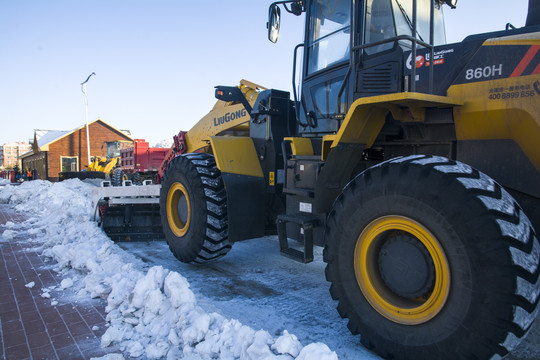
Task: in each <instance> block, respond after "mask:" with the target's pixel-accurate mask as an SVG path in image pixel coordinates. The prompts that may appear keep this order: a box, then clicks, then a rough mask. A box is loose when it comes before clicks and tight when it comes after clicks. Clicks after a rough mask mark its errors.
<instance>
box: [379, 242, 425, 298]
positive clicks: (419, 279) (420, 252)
mask: <svg viewBox="0 0 540 360" xmlns="http://www.w3.org/2000/svg"><path fill="white" fill-rule="evenodd" d="M379 271H380V274H381V277H382V279H383V281H384V283H385V284H386V286H388V288H389V289H390V290H391V291H392V292H393V293H395V294H396V295H399V296H401V297H404V298H407V299H416V298H419V297H426V295H428V294H429V293H430V292H431V290H432V288H433V281H434V278H435V267H434V266H433V260H432V259H431V257H430V256H429V252H428V251H427V249H426V247H425V246H424V245H422V243H421V242H420V241H418V240H417V239H415V238H413V237H412V236H410V235H408V234H407V235H405V234H400V235H397V236H395V237H392V238H391V239H389V240H387V241H386V242H385V243H384V244H383V246H382V248H381V251H380V253H379Z"/></svg>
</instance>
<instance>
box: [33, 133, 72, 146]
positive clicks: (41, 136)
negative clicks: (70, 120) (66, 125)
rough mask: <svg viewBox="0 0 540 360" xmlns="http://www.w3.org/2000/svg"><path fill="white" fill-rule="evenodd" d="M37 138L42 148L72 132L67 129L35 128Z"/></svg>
mask: <svg viewBox="0 0 540 360" xmlns="http://www.w3.org/2000/svg"><path fill="white" fill-rule="evenodd" d="M34 133H35V135H36V136H35V139H36V140H37V145H38V148H41V147H43V146H45V145H48V144H50V143H52V142H55V141H56V140H58V139H59V138H61V137H63V136H64V135H67V134H69V133H70V131H67V130H39V129H36V130H34Z"/></svg>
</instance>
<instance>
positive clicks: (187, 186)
mask: <svg viewBox="0 0 540 360" xmlns="http://www.w3.org/2000/svg"><path fill="white" fill-rule="evenodd" d="M160 213H161V223H162V225H163V232H164V234H165V238H166V239H167V243H168V244H169V248H170V249H171V251H172V253H173V254H174V256H175V257H176V258H177V259H179V260H180V261H182V262H186V263H190V262H195V263H204V262H208V261H211V260H215V259H217V258H220V257H222V256H224V255H225V254H227V253H228V252H229V250H230V249H231V247H232V245H231V243H230V242H229V238H228V226H227V198H226V193H225V188H224V185H223V180H222V178H221V173H220V171H219V170H218V169H217V166H216V163H215V160H214V157H213V156H212V155H209V154H204V153H201V154H184V155H181V156H178V157H176V158H174V159H173V160H172V161H171V162H170V163H169V165H168V167H167V171H166V172H165V178H164V180H163V182H162V186H161V191H160Z"/></svg>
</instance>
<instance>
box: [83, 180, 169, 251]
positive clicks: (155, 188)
mask: <svg viewBox="0 0 540 360" xmlns="http://www.w3.org/2000/svg"><path fill="white" fill-rule="evenodd" d="M123 185H124V186H114V187H113V186H110V183H109V182H108V181H104V182H103V183H102V186H101V187H99V188H96V189H93V190H92V204H93V206H94V208H95V212H94V220H97V221H98V223H99V225H100V226H101V227H102V228H103V231H104V232H105V233H106V234H107V236H109V238H111V240H113V241H152V240H163V239H164V238H165V237H164V235H163V230H162V227H161V220H160V215H159V189H160V187H161V186H160V185H147V184H145V185H142V186H132V184H131V182H130V181H124V183H123ZM98 215H99V219H97V216H98Z"/></svg>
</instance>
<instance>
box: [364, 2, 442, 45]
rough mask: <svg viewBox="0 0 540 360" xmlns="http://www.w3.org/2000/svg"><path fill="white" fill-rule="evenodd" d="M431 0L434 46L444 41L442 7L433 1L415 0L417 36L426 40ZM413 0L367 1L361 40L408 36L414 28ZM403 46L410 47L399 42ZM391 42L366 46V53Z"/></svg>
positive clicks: (403, 42) (427, 39)
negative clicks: (432, 5) (431, 2)
mask: <svg viewBox="0 0 540 360" xmlns="http://www.w3.org/2000/svg"><path fill="white" fill-rule="evenodd" d="M430 1H434V16H433V18H434V29H433V30H434V33H433V34H434V45H441V44H445V43H446V35H445V31H444V18H443V12H442V6H441V4H440V3H439V2H438V1H435V0H417V25H416V30H417V31H416V38H417V39H419V40H422V41H424V42H427V43H429V42H430V37H429V15H430ZM412 14H413V0H367V1H366V19H365V32H364V34H365V35H364V43H366V44H369V43H373V42H377V41H381V40H385V39H390V38H393V37H395V36H397V35H410V36H414V34H413V33H412V29H413V22H412V19H413V16H412ZM400 45H401V46H402V47H403V48H405V49H410V48H411V43H410V42H409V41H400ZM392 47H393V43H386V44H382V45H378V46H373V47H369V48H367V49H366V53H368V54H373V53H377V52H380V51H384V50H388V49H391V48H392Z"/></svg>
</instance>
